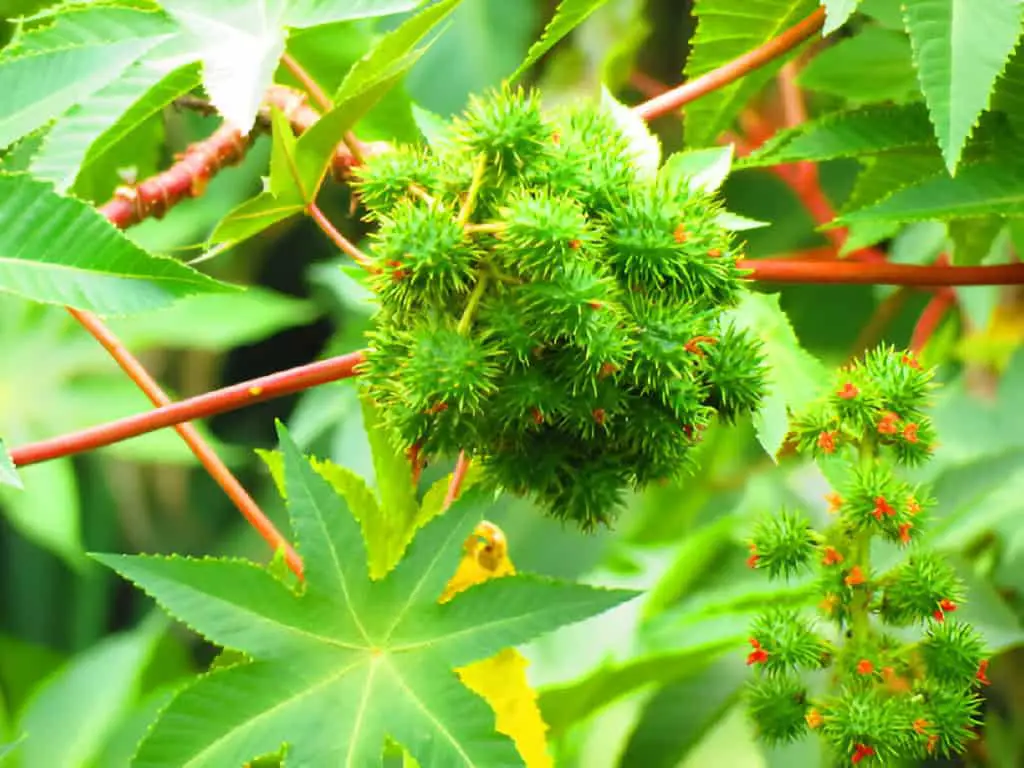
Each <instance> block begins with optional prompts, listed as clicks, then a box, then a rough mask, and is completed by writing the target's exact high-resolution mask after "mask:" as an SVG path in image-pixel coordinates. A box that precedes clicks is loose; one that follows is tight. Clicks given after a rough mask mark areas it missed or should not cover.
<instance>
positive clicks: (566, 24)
mask: <svg viewBox="0 0 1024 768" xmlns="http://www.w3.org/2000/svg"><path fill="white" fill-rule="evenodd" d="M606 2H608V0H562V2H560V3H559V4H558V8H556V9H555V15H554V16H552V17H551V21H549V22H548V25H547V26H546V27H545V28H544V34H542V35H541V37H540V40H538V41H537V42H536V43H534V44H533V45H532V46H530V50H529V52H528V53H527V54H526V60H525V61H524V62H523V63H522V64H520V65H519V69H517V70H516V71H515V72H514V73H513V74H512V77H511V78H510V79H511V80H516V79H517V78H518V77H519V76H520V75H522V74H523V73H524V72H525V71H526V70H527V69H529V68H530V67H532V66H533V65H534V64H536V63H537V62H538V61H539V60H540V57H541V56H543V55H544V54H545V53H547V52H548V51H550V50H551V49H552V48H553V47H554V45H555V43H557V42H558V41H559V40H561V39H562V38H563V37H565V36H566V35H568V34H569V33H570V32H572V31H573V30H574V29H575V28H576V27H578V26H579V25H580V24H582V23H583V22H584V21H586V19H587V17H588V16H590V14H592V13H593V12H594V11H596V10H597V9H598V8H600V7H601V6H602V5H604V4H605V3H606Z"/></svg>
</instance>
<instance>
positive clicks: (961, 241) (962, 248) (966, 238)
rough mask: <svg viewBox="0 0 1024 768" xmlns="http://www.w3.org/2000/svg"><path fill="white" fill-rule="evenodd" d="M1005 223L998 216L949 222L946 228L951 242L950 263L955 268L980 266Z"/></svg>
mask: <svg viewBox="0 0 1024 768" xmlns="http://www.w3.org/2000/svg"><path fill="white" fill-rule="evenodd" d="M1005 223H1006V221H1005V219H1002V218H999V217H998V216H983V217H981V218H977V219H956V220H953V221H950V222H949V223H948V224H947V225H946V228H947V230H948V232H949V238H950V240H952V241H953V253H952V258H951V261H952V263H953V264H955V265H956V266H973V265H976V264H981V262H982V260H983V259H984V258H985V257H986V256H987V255H988V253H989V250H990V249H991V248H992V243H993V242H994V241H995V239H996V236H997V235H998V234H999V232H1000V230H1002V228H1003V224H1005Z"/></svg>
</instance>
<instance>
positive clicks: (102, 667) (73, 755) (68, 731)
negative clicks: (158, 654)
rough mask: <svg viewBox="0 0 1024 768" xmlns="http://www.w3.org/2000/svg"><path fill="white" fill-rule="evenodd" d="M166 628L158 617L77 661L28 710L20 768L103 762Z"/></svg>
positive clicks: (102, 643)
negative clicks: (99, 758)
mask: <svg viewBox="0 0 1024 768" xmlns="http://www.w3.org/2000/svg"><path fill="white" fill-rule="evenodd" d="M165 628H166V620H165V619H164V618H163V617H162V616H160V615H156V614H155V615H153V616H151V617H150V618H149V619H148V620H146V621H145V622H143V624H142V625H141V626H140V627H138V628H137V629H134V630H132V631H131V632H125V633H122V634H120V635H113V636H111V637H108V638H105V639H104V640H102V641H100V642H99V643H98V644H96V645H95V646H93V647H92V648H90V649H89V650H87V651H85V652H84V653H81V654H79V655H78V656H76V657H74V659H72V661H70V662H69V663H68V664H67V665H66V666H64V667H63V668H61V669H60V670H59V671H58V672H57V673H56V674H55V675H54V676H53V677H51V678H50V679H49V680H48V681H47V682H45V683H43V684H42V685H41V686H40V687H39V688H38V689H37V691H36V692H35V694H34V696H33V697H32V699H30V700H29V702H28V703H27V704H26V706H25V709H24V711H23V712H22V714H21V718H20V723H19V726H20V728H21V729H22V730H24V731H25V733H26V734H27V736H26V738H25V742H24V744H23V745H22V748H21V750H20V754H19V758H20V759H19V764H20V766H21V768H52V766H58V765H66V766H84V765H88V764H89V763H90V761H91V760H93V759H94V758H95V757H97V756H98V754H99V752H100V750H101V749H102V748H103V746H104V743H105V742H106V739H107V737H108V736H109V735H111V734H112V733H113V732H114V730H115V729H116V727H117V725H118V723H119V722H120V719H121V717H122V716H124V715H125V714H126V713H127V712H128V710H129V708H130V707H131V705H132V704H133V703H134V701H135V698H136V696H137V695H138V689H139V684H140V680H141V677H142V672H143V670H144V669H145V667H146V665H147V663H148V662H149V659H150V656H151V654H152V652H153V649H154V647H155V645H156V643H157V641H158V640H159V639H160V636H161V635H162V634H163V632H164V630H165Z"/></svg>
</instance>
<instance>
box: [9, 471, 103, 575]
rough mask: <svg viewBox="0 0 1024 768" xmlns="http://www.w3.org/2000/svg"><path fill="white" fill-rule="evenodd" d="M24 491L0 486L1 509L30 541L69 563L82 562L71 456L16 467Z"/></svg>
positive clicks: (80, 528)
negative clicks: (69, 457) (19, 467)
mask: <svg viewBox="0 0 1024 768" xmlns="http://www.w3.org/2000/svg"><path fill="white" fill-rule="evenodd" d="M18 473H19V474H20V476H21V481H22V483H24V486H25V489H26V490H25V491H24V492H22V491H15V490H14V489H12V488H7V487H3V486H0V512H2V513H3V514H4V516H5V517H6V518H7V521H8V522H9V523H10V524H11V525H12V526H13V527H14V529H15V530H16V531H17V532H18V533H20V534H21V535H22V536H24V537H25V538H26V539H28V540H29V541H32V542H34V543H35V544H37V545H38V546H40V547H42V548H43V549H46V550H49V551H50V552H53V553H54V554H55V555H57V556H58V557H60V558H62V559H63V560H64V561H65V562H66V563H67V564H68V565H69V566H71V567H72V568H75V569H78V568H81V567H82V565H83V562H84V561H83V559H82V526H81V519H80V517H81V516H80V509H79V499H78V483H77V482H76V480H75V468H74V465H73V464H72V463H71V460H70V459H59V460H57V461H47V462H43V463H41V464H33V465H31V466H28V467H22V468H21V469H19V470H18Z"/></svg>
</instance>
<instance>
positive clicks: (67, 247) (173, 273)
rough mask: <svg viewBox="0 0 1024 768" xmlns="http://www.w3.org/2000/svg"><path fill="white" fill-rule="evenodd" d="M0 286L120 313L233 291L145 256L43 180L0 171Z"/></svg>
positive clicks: (181, 267)
mask: <svg viewBox="0 0 1024 768" xmlns="http://www.w3.org/2000/svg"><path fill="white" fill-rule="evenodd" d="M0 290H3V291H8V292H10V293H15V294H18V295H20V296H24V297H25V298H28V299H32V300H34V301H40V302H44V303H47V304H60V305H68V306H72V307H78V308H79V309H87V310H91V311H93V312H97V313H100V314H127V313H129V312H138V311H140V310H144V309H155V308H157V307H163V306H167V305H168V304H170V303H172V302H173V301H174V300H176V299H178V298H181V297H182V296H187V295H190V294H194V293H203V292H210V291H223V290H233V288H232V287H230V286H228V285H226V284H224V283H220V282H217V281H216V280H213V279H212V278H209V277H207V276H206V275H204V274H202V273H201V272H196V271H195V270H194V269H192V268H190V267H187V266H185V265H184V264H181V263H180V262H177V261H175V260H174V259H170V258H165V257H160V256H151V255H150V254H148V253H146V252H145V251H143V250H142V249H141V248H139V247H138V246H137V245H135V244H134V243H132V242H131V241H130V240H128V239H127V238H126V237H125V236H124V235H123V234H122V233H121V232H119V231H118V230H117V229H115V228H114V227H113V226H112V225H111V224H110V222H108V221H107V220H106V219H104V218H103V216H101V215H100V214H99V213H98V212H97V211H96V210H95V209H94V208H92V207H90V206H88V205H86V204H85V203H83V202H81V201H80V200H76V199H73V198H70V197H61V196H60V195H58V194H57V193H56V192H54V191H53V188H52V187H50V186H49V185H48V184H46V183H44V182H41V181H36V180H35V179H33V178H31V177H30V176H28V175H25V174H16V175H4V174H0Z"/></svg>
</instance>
